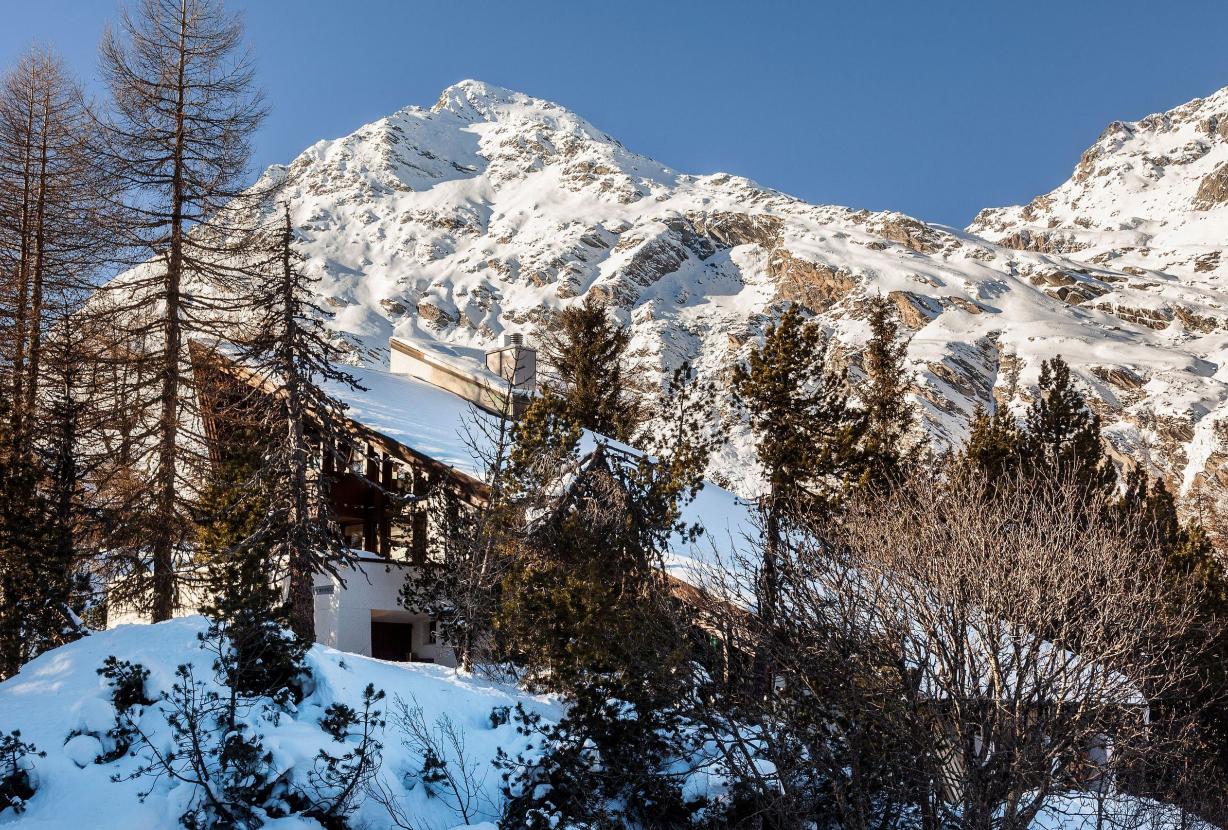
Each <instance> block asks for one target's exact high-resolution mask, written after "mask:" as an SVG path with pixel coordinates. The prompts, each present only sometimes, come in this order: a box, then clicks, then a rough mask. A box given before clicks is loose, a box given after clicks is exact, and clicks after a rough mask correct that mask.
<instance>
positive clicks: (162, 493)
mask: <svg viewBox="0 0 1228 830" xmlns="http://www.w3.org/2000/svg"><path fill="white" fill-rule="evenodd" d="M187 25H188V19H187V5H186V3H185V4H184V5H183V6H182V11H181V14H180V17H179V54H178V61H179V64H178V76H177V78H176V84H175V150H174V161H173V169H172V173H171V228H170V231H171V239H170V252H169V256H168V257H167V274H166V297H165V303H166V312H165V318H164V325H165V337H166V342H165V344H164V348H165V351H164V353H163V362H162V395H161V407H162V413H161V419H160V427H161V433H162V434H161V443H160V446H159V451H158V471H157V478H156V482H157V487H158V502H157V518H158V521H157V522H156V524H155V529H154V540H153V567H154V576H153V609H152V611H153V613H152V617H153V621H154V622H161V621H162V620H169V619H170V618H171V616H172V615H173V614H174V611H175V559H174V558H175V538H176V526H177V524H178V522H177V521H176V519H177V517H176V515H175V505H176V499H175V495H176V493H175V487H176V484H177V481H176V478H177V469H176V468H177V462H178V458H177V455H178V453H177V450H178V447H177V442H178V437H179V383H180V376H179V374H180V372H179V370H180V367H179V353H180V351H181V350H182V348H183V327H182V321H181V320H180V303H181V298H180V294H179V292H180V286H181V283H182V278H183V225H184V215H183V214H184V186H183V185H184V182H183V174H184V170H183V167H184V159H183V150H184V129H185V125H184V106H185V101H184V97H185V95H184V93H185V89H184V86H185V77H184V73H185V68H186V67H185V64H186V61H187V55H186V49H187Z"/></svg>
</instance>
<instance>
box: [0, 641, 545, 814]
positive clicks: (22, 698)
mask: <svg viewBox="0 0 1228 830" xmlns="http://www.w3.org/2000/svg"><path fill="white" fill-rule="evenodd" d="M204 627H205V622H204V620H203V619H202V618H200V617H186V618H182V619H177V620H173V621H171V622H165V623H159V624H157V625H128V626H121V627H119V628H115V629H112V630H110V631H105V632H100V633H96V634H94V635H92V636H90V637H87V638H85V639H82V640H79V641H77V642H75V643H72V644H70V645H67V646H64V647H62V648H59V649H56V650H55V651H53V652H50V653H48V654H44V655H42V656H41V657H39V658H38V659H36V660H34V661H32V662H31V663H29V664H28V665H26V666H25V667H24V668H23V669H22V671H21V673H20V674H18V675H17V676H16V677H13V678H11V679H9V680H7V681H5V682H4V683H3V684H0V730H3V732H4V733H8V732H9V731H11V730H13V729H19V730H20V731H21V737H22V740H24V741H29V742H32V743H33V744H35V745H36V746H37V747H38V749H39V750H40V751H43V752H46V757H43V758H34V759H32V760H33V764H34V772H33V774H34V777H35V779H36V780H37V783H38V790H37V792H36V793H35V795H34V797H33V798H31V799H30V801H29V804H28V807H27V809H26V811H25V813H24V814H22V815H20V816H15V815H13V813H12V811H11V810H9V811H5V812H4V813H3V814H0V824H4V823H11V824H14V825H15V826H18V827H21V828H23V830H24V829H25V828H45V829H46V830H65V828H72V829H73V830H87V828H89V829H90V830H94V828H97V830H104V829H105V828H114V829H115V830H160V829H162V828H171V827H177V826H178V819H179V815H180V814H181V813H182V812H183V809H184V804H185V803H186V802H187V800H188V799H189V798H190V797H191V787H189V786H187V785H185V784H173V783H171V782H168V781H166V780H165V779H163V780H160V781H158V782H157V783H156V784H155V785H154V787H153V791H152V793H151V794H150V795H149V797H148V798H146V799H145V800H144V802H141V800H140V799H139V797H138V796H139V793H140V792H141V791H142V790H144V789H147V788H148V787H149V786H150V783H151V780H150V779H149V778H147V777H141V778H137V779H135V780H131V781H123V780H121V781H118V782H116V781H112V777H113V776H119V777H121V778H122V777H124V776H126V775H128V774H130V773H131V772H132V771H133V770H134V769H136V767H137V766H138V764H139V763H140V760H141V759H140V758H134V757H125V758H121V759H120V760H118V761H114V762H112V763H107V764H96V763H94V758H95V757H96V756H97V755H98V753H99V752H100V751H101V746H100V744H99V742H98V741H97V740H96V739H95V738H93V737H89V735H88V734H82V735H79V736H78V737H74V738H72V739H71V740H70V739H69V736H70V735H71V734H73V733H74V732H77V733H97V734H105V733H106V731H107V730H108V729H110V728H111V727H112V726H113V725H114V721H115V709H114V707H113V706H112V704H111V702H110V688H109V687H108V686H107V685H106V682H105V680H104V679H103V678H101V677H99V676H98V674H97V673H96V670H97V669H98V668H99V667H100V666H101V665H102V662H103V660H104V659H105V658H106V657H107V656H108V655H115V656H117V657H119V658H120V659H124V660H130V661H132V662H139V663H142V664H143V665H145V666H146V667H147V668H148V669H149V670H150V673H151V674H150V678H149V682H148V684H147V688H148V689H149V690H150V691H154V690H157V689H169V688H170V687H171V684H172V683H173V682H174V679H175V678H174V672H175V669H176V667H177V666H178V665H179V664H181V663H188V664H191V665H192V666H193V667H194V668H195V670H196V675H197V676H198V677H199V678H202V679H209V678H212V676H213V673H212V671H211V668H210V666H211V662H212V659H211V655H210V654H209V653H207V652H205V651H202V650H201V649H200V647H199V645H198V642H197V634H198V633H199V632H201V631H202V630H203V629H204ZM307 662H308V664H309V665H310V667H311V670H312V675H313V677H314V678H315V689H314V690H313V691H312V692H311V694H310V695H308V696H307V697H306V698H305V699H304V700H303V701H302V703H300V704H299V705H298V707H297V708H296V709H295V710H294V711H291V712H289V713H284V714H282V715H281V716H280V718H278V719H277V720H276V722H273V721H271V720H268V719H262V718H261V717H259V716H258V715H256V714H254V715H253V716H252V722H253V729H254V730H255V731H256V732H259V733H261V734H263V735H264V744H265V747H266V748H267V749H269V750H271V751H272V753H273V757H274V766H275V767H277V768H278V769H289V768H292V767H293V768H294V769H295V775H296V777H299V776H305V775H306V773H307V771H308V770H309V769H311V767H312V761H313V759H314V758H315V756H316V753H317V752H318V751H319V750H320V749H328V750H330V751H332V752H333V753H334V754H336V753H337V752H338V749H339V747H338V745H337V744H336V743H334V742H333V741H332V739H331V738H330V737H329V736H328V735H327V734H325V733H324V732H323V731H322V730H321V729H320V725H319V722H320V718H321V716H322V715H323V713H324V710H325V709H326V708H327V707H328V705H329V704H331V703H334V702H338V703H347V704H349V705H351V706H354V707H355V708H359V706H360V704H361V700H362V690H363V688H364V687H365V686H366V685H367V684H368V683H372V684H374V685H375V687H376V688H377V689H383V690H384V691H385V692H386V693H387V696H388V697H387V700H386V701H384V707H383V708H384V709H385V710H386V709H387V708H388V705H389V704H391V703H393V701H394V699H395V698H396V697H398V696H399V697H400V698H401V699H403V700H405V701H406V702H407V703H411V705H416V706H420V707H421V708H422V713H423V716H424V717H425V720H426V722H427V723H428V724H434V723H435V721H436V719H437V718H439V717H440V716H444V715H446V716H447V717H449V718H451V719H452V721H453V722H454V723H455V724H456V725H457V726H458V727H459V728H460V729H462V730H463V731H464V735H465V749H466V752H467V754H468V760H469V761H470V762H472V763H475V764H476V765H477V768H478V770H479V773H478V774H479V775H480V776H482V777H483V778H484V785H483V787H482V790H483V797H482V798H481V799H480V800H479V803H480V814H479V815H478V816H476V817H475V818H474V819H473V823H475V824H476V823H479V822H482V821H494V820H495V819H496V818H497V817H498V805H499V803H500V796H499V784H500V780H499V774H498V772H497V771H496V770H495V769H493V768H492V767H491V763H490V762H491V761H492V760H493V759H494V757H495V752H496V750H497V749H498V748H499V747H502V748H503V749H505V750H506V751H508V752H510V753H512V754H513V755H514V754H515V753H516V752H518V751H520V750H522V749H523V748H524V745H525V741H526V740H527V739H526V738H524V737H523V736H521V735H518V734H517V732H516V728H515V725H514V724H503V725H500V726H492V721H491V717H490V716H491V712H492V710H494V709H495V708H496V707H507V706H511V707H514V706H515V705H516V704H518V703H519V704H523V705H524V706H525V707H526V708H527V709H529V710H530V711H534V712H540V713H542V715H543V716H544V717H545V718H546V719H547V720H548V721H549V720H550V719H552V718H556V717H557V716H558V714H559V711H560V710H559V707H558V704H557V703H556V702H553V701H551V700H549V699H547V698H542V697H538V696H533V695H529V694H526V693H524V692H522V691H519V690H517V689H516V688H514V687H509V686H503V685H499V684H495V683H491V682H487V681H484V680H481V679H479V678H477V677H473V676H470V675H466V674H463V673H460V672H457V671H455V670H452V669H445V668H441V667H437V666H432V665H425V664H401V663H386V662H382V661H379V660H372V659H370V658H366V657H359V656H356V655H352V654H344V653H342V652H338V651H334V650H332V649H328V648H324V647H323V646H318V645H317V646H314V647H313V648H312V649H311V651H310V652H309V654H308V657H307ZM140 726H141V728H142V730H144V731H146V732H148V733H149V734H150V735H151V736H153V737H154V740H155V741H163V742H165V741H168V740H169V734H170V733H169V729H168V727H167V726H166V721H165V718H164V716H163V714H162V711H161V707H160V705H159V704H154V705H152V706H150V707H148V708H147V709H146V711H145V713H144V716H143V717H142V718H141V720H140ZM381 737H382V740H383V743H384V751H383V755H384V763H383V768H382V771H381V775H383V776H385V777H386V780H387V781H388V782H389V783H390V784H395V787H396V791H397V792H398V793H401V794H402V795H403V798H402V801H401V806H402V807H403V808H404V810H405V812H406V813H407V814H408V815H411V816H414V817H415V818H416V820H417V822H418V825H417V826H419V827H421V828H422V829H423V830H444V829H445V828H451V827H453V826H456V825H458V824H461V823H462V820H461V818H460V817H459V816H458V814H457V811H456V810H454V809H452V808H451V807H450V805H449V800H448V798H447V796H446V794H443V795H434V796H432V795H430V794H429V793H428V790H429V788H428V787H427V786H426V785H425V784H423V783H422V782H421V781H416V780H415V778H414V775H415V774H416V772H417V771H419V770H421V768H422V758H421V757H419V756H416V755H415V753H413V752H412V751H409V750H407V749H406V748H405V747H403V746H402V745H401V743H400V740H399V739H398V737H397V734H396V732H395V730H394V729H393V728H392V726H391V725H390V726H389V728H388V729H387V731H386V732H385V733H384V734H383V735H382V736H381ZM300 780H301V779H300ZM407 786H412V788H411V789H408V790H406V787H407ZM357 819H358V820H357V821H355V826H369V827H373V828H374V827H387V826H390V825H389V824H388V819H387V813H386V812H385V810H384V808H383V807H382V806H380V805H379V804H377V803H375V802H373V801H370V800H368V801H367V802H365V803H364V805H363V807H362V808H361V811H360V813H359V814H358V816H357ZM363 822H365V824H364V823H363ZM266 826H268V827H271V828H276V830H291V828H294V829H295V830H298V828H314V830H318V825H317V824H316V823H315V822H314V821H311V822H307V821H302V820H298V819H283V820H280V821H276V822H272V823H270V824H268V825H266Z"/></svg>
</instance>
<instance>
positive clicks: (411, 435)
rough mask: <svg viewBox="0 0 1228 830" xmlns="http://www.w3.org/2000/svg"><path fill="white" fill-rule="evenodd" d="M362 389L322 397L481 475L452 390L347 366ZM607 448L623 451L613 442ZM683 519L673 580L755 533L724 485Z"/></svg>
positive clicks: (707, 569) (694, 580)
mask: <svg viewBox="0 0 1228 830" xmlns="http://www.w3.org/2000/svg"><path fill="white" fill-rule="evenodd" d="M346 371H347V372H349V373H350V374H351V375H353V377H354V378H355V380H357V381H358V382H359V383H360V384H361V385H362V386H363V387H364V389H363V390H355V389H350V388H348V387H346V386H344V385H343V384H339V383H329V384H326V389H327V391H328V392H329V394H331V395H333V396H334V397H336V398H337V399H338V400H340V401H342V402H343V403H345V404H346V405H347V407H348V410H347V412H346V414H347V415H348V416H349V417H350V418H352V419H353V420H354V421H356V422H358V423H360V424H362V425H363V426H365V427H368V428H369V429H372V430H374V431H376V432H378V433H379V434H381V435H383V436H385V437H387V438H391V439H392V440H394V441H396V442H397V443H399V444H401V445H403V446H405V447H407V448H409V449H411V450H414V451H415V452H418V453H421V454H423V455H426V456H429V457H430V458H433V459H435V460H436V461H439V462H441V463H443V464H446V465H448V466H449V467H451V468H452V469H454V470H456V471H457V472H459V473H462V474H464V475H466V476H469V477H471V478H473V479H476V480H479V481H480V480H482V478H483V477H484V475H485V471H484V470H483V469H482V464H481V461H480V455H478V454H477V453H475V450H478V451H479V452H480V450H481V449H482V448H481V446H480V444H478V445H477V446H473V445H471V442H473V441H478V442H480V441H482V440H483V439H484V438H485V436H484V435H482V433H481V431H477V430H470V431H468V432H467V431H466V422H467V421H471V420H472V418H473V417H474V414H475V413H474V408H473V407H472V406H471V405H470V403H469V402H468V401H466V400H465V399H464V398H462V397H460V396H459V395H456V394H453V393H452V392H448V391H446V390H444V389H441V388H439V387H437V386H432V385H431V384H429V383H427V382H425V381H422V380H418V379H417V378H411V377H408V376H406V375H397V374H392V373H391V372H385V371H382V370H379V369H366V368H348V367H347V369H346ZM599 440H600V441H605V440H607V439H604V438H602V437H600V436H597V435H594V434H592V433H586V434H585V436H584V439H583V442H582V447H581V448H582V449H584V448H586V447H589V448H591V447H592V446H595V444H596V442H597V441H599ZM610 443H611V444H612V445H613V446H616V447H620V448H623V449H629V448H626V447H624V446H623V445H621V444H618V443H617V442H610ZM682 518H683V521H684V522H686V523H687V524H688V525H693V524H699V525H700V526H701V527H703V529H704V534H703V536H702V537H701V538H700V539H699V540H698V541H695V542H690V541H689V540H686V539H682V538H677V539H676V540H675V544H674V545H673V546H672V548H671V550H670V552H669V556H668V557H667V559H666V570H667V571H668V572H669V573H670V574H671V575H672V576H675V577H677V578H678V579H681V580H683V581H684V582H687V583H689V584H692V585H696V586H699V587H702V586H703V585H705V584H711V583H712V577H713V576H714V573H715V572H714V570H713V569H714V568H716V567H718V566H722V567H726V568H727V567H730V564H731V563H732V562H734V561H735V559H736V558H737V557H736V556H735V555H734V554H735V551H737V550H740V549H743V548H744V547H745V546H746V545H747V544H748V541H747V540H749V539H752V538H754V537H755V536H757V535H758V531H757V530H756V528H755V525H754V521H753V516H752V513H751V509H750V506H749V505H748V504H747V503H746V502H745V501H743V500H742V499H739V498H738V497H737V496H735V495H734V494H733V493H731V492H730V491H728V490H725V489H723V488H721V487H718V486H716V485H715V484H712V483H711V482H706V483H705V484H704V487H703V489H702V490H700V492H699V494H698V495H697V496H696V497H695V499H694V500H693V501H691V502H690V503H688V504H687V505H686V506H685V507H684V509H683V516H682Z"/></svg>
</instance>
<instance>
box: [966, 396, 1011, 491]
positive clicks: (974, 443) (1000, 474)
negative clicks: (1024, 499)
mask: <svg viewBox="0 0 1228 830" xmlns="http://www.w3.org/2000/svg"><path fill="white" fill-rule="evenodd" d="M1023 444H1024V434H1023V431H1022V430H1020V429H1019V425H1018V424H1017V423H1016V422H1015V416H1014V415H1012V414H1011V412H1010V410H1009V409H1007V408H1006V407H1005V406H1003V405H1001V404H999V405H998V406H995V407H994V411H993V414H992V415H990V414H989V413H988V412H986V411H985V408H984V407H982V406H980V405H979V404H978V406H977V408H976V412H975V413H973V415H972V424H971V431H970V433H969V436H968V443H967V444H966V445H965V446H964V449H963V452H962V454H961V456H960V458H961V460H962V462H963V463H964V464H965V465H966V466H967V467H968V468H969V469H970V470H972V471H975V472H976V473H977V474H979V475H981V476H984V477H985V479H986V480H987V481H990V482H998V481H1001V480H1003V479H1008V480H1009V479H1011V478H1014V477H1016V476H1018V475H1019V474H1020V473H1021V472H1022V470H1023V469H1024V462H1025V454H1024V445H1023Z"/></svg>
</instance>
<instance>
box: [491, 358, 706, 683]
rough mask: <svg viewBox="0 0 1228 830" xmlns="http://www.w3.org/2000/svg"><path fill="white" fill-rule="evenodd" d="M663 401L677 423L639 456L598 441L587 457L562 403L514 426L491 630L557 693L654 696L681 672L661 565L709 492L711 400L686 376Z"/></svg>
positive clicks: (536, 408)
mask: <svg viewBox="0 0 1228 830" xmlns="http://www.w3.org/2000/svg"><path fill="white" fill-rule="evenodd" d="M666 399H667V401H669V403H667V404H665V405H664V406H665V408H668V409H669V410H671V411H672V412H673V418H671V419H669V420H668V421H665V422H664V425H663V427H662V429H661V430H660V431H659V433H658V436H657V439H656V441H655V442H654V443H653V445H652V446H650V447H646V450H648V452H647V453H646V454H644V455H639V454H633V453H628V452H626V451H624V450H622V449H620V448H618V447H615V446H612V445H609V444H606V443H605V442H600V441H599V442H598V443H597V446H596V447H595V448H594V449H593V450H591V451H588V452H584V453H582V452H581V450H580V436H581V431H580V429H579V425H578V424H577V423H576V422H575V421H574V420H573V419H572V417H571V413H570V412H569V410H568V408H567V405H566V403H565V401H564V400H563V399H561V398H559V397H557V396H552V395H546V396H543V397H540V398H537V399H535V400H534V402H533V403H532V404H531V405H530V406H529V407H528V409H527V411H526V412H525V413H524V416H523V417H522V419H521V420H520V421H519V422H518V423H517V424H516V427H515V444H514V448H513V451H512V454H511V458H510V464H509V472H508V477H507V489H508V499H509V501H510V502H511V503H512V504H513V505H514V507H515V509H516V511H517V514H518V516H519V518H518V519H516V526H517V527H518V528H519V531H518V532H517V533H516V534H514V535H512V536H509V537H508V538H507V540H506V542H505V544H506V546H507V549H506V550H505V555H507V556H508V557H509V558H510V560H511V564H510V566H509V568H508V571H507V574H506V575H505V577H504V581H503V587H502V592H501V607H500V609H499V613H498V617H497V619H496V628H497V631H498V633H499V635H500V637H501V638H502V642H503V643H504V644H505V646H506V647H507V648H508V649H509V650H510V651H511V652H512V655H513V656H514V657H516V658H518V659H520V660H524V661H527V663H528V664H529V665H530V666H531V667H532V668H533V669H534V672H533V676H534V677H536V678H538V680H539V682H542V683H546V684H548V685H549V687H550V688H554V689H556V690H558V691H565V690H567V689H575V688H578V687H579V686H581V685H586V684H589V683H591V682H593V680H594V678H599V679H600V681H599V682H601V683H606V684H613V686H617V687H620V688H621V693H622V694H631V693H632V691H634V692H635V693H636V694H640V695H643V694H649V690H651V689H657V690H658V692H657V693H659V688H660V684H661V683H663V682H666V681H665V680H664V678H666V677H667V676H668V675H669V674H670V672H671V671H672V670H673V669H676V667H677V660H678V659H679V657H680V654H681V652H679V651H678V649H679V647H680V644H681V641H682V640H683V639H684V638H683V637H681V636H680V633H679V631H678V630H677V629H675V628H674V627H673V625H672V623H671V614H670V612H669V606H670V604H671V603H670V600H669V599H668V597H669V590H668V586H667V582H666V581H665V579H664V576H663V567H662V566H663V557H664V554H665V553H666V551H667V550H668V546H669V541H670V539H671V538H672V537H675V536H678V537H681V538H686V537H687V536H688V535H690V534H694V533H697V532H698V531H697V529H695V528H689V527H686V526H684V525H683V524H682V523H681V518H680V517H681V510H682V506H683V505H684V504H685V503H686V502H687V501H689V500H690V499H691V498H694V496H695V494H696V493H697V492H698V489H699V488H700V487H701V486H702V476H703V470H704V467H705V466H706V464H707V458H708V449H709V448H710V446H711V443H710V439H708V438H707V437H705V436H704V434H703V427H704V426H705V425H706V424H705V423H704V420H705V419H706V415H707V412H708V408H709V406H710V403H711V401H710V398H708V397H706V392H705V391H704V389H702V388H701V387H699V386H698V385H697V384H695V382H694V378H693V376H692V375H691V373H690V372H689V370H687V369H685V368H684V369H683V370H682V371H681V372H680V373H679V374H678V375H676V376H675V378H674V379H673V380H672V381H671V384H670V387H669V391H668V392H667V396H666ZM654 684H655V685H654Z"/></svg>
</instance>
